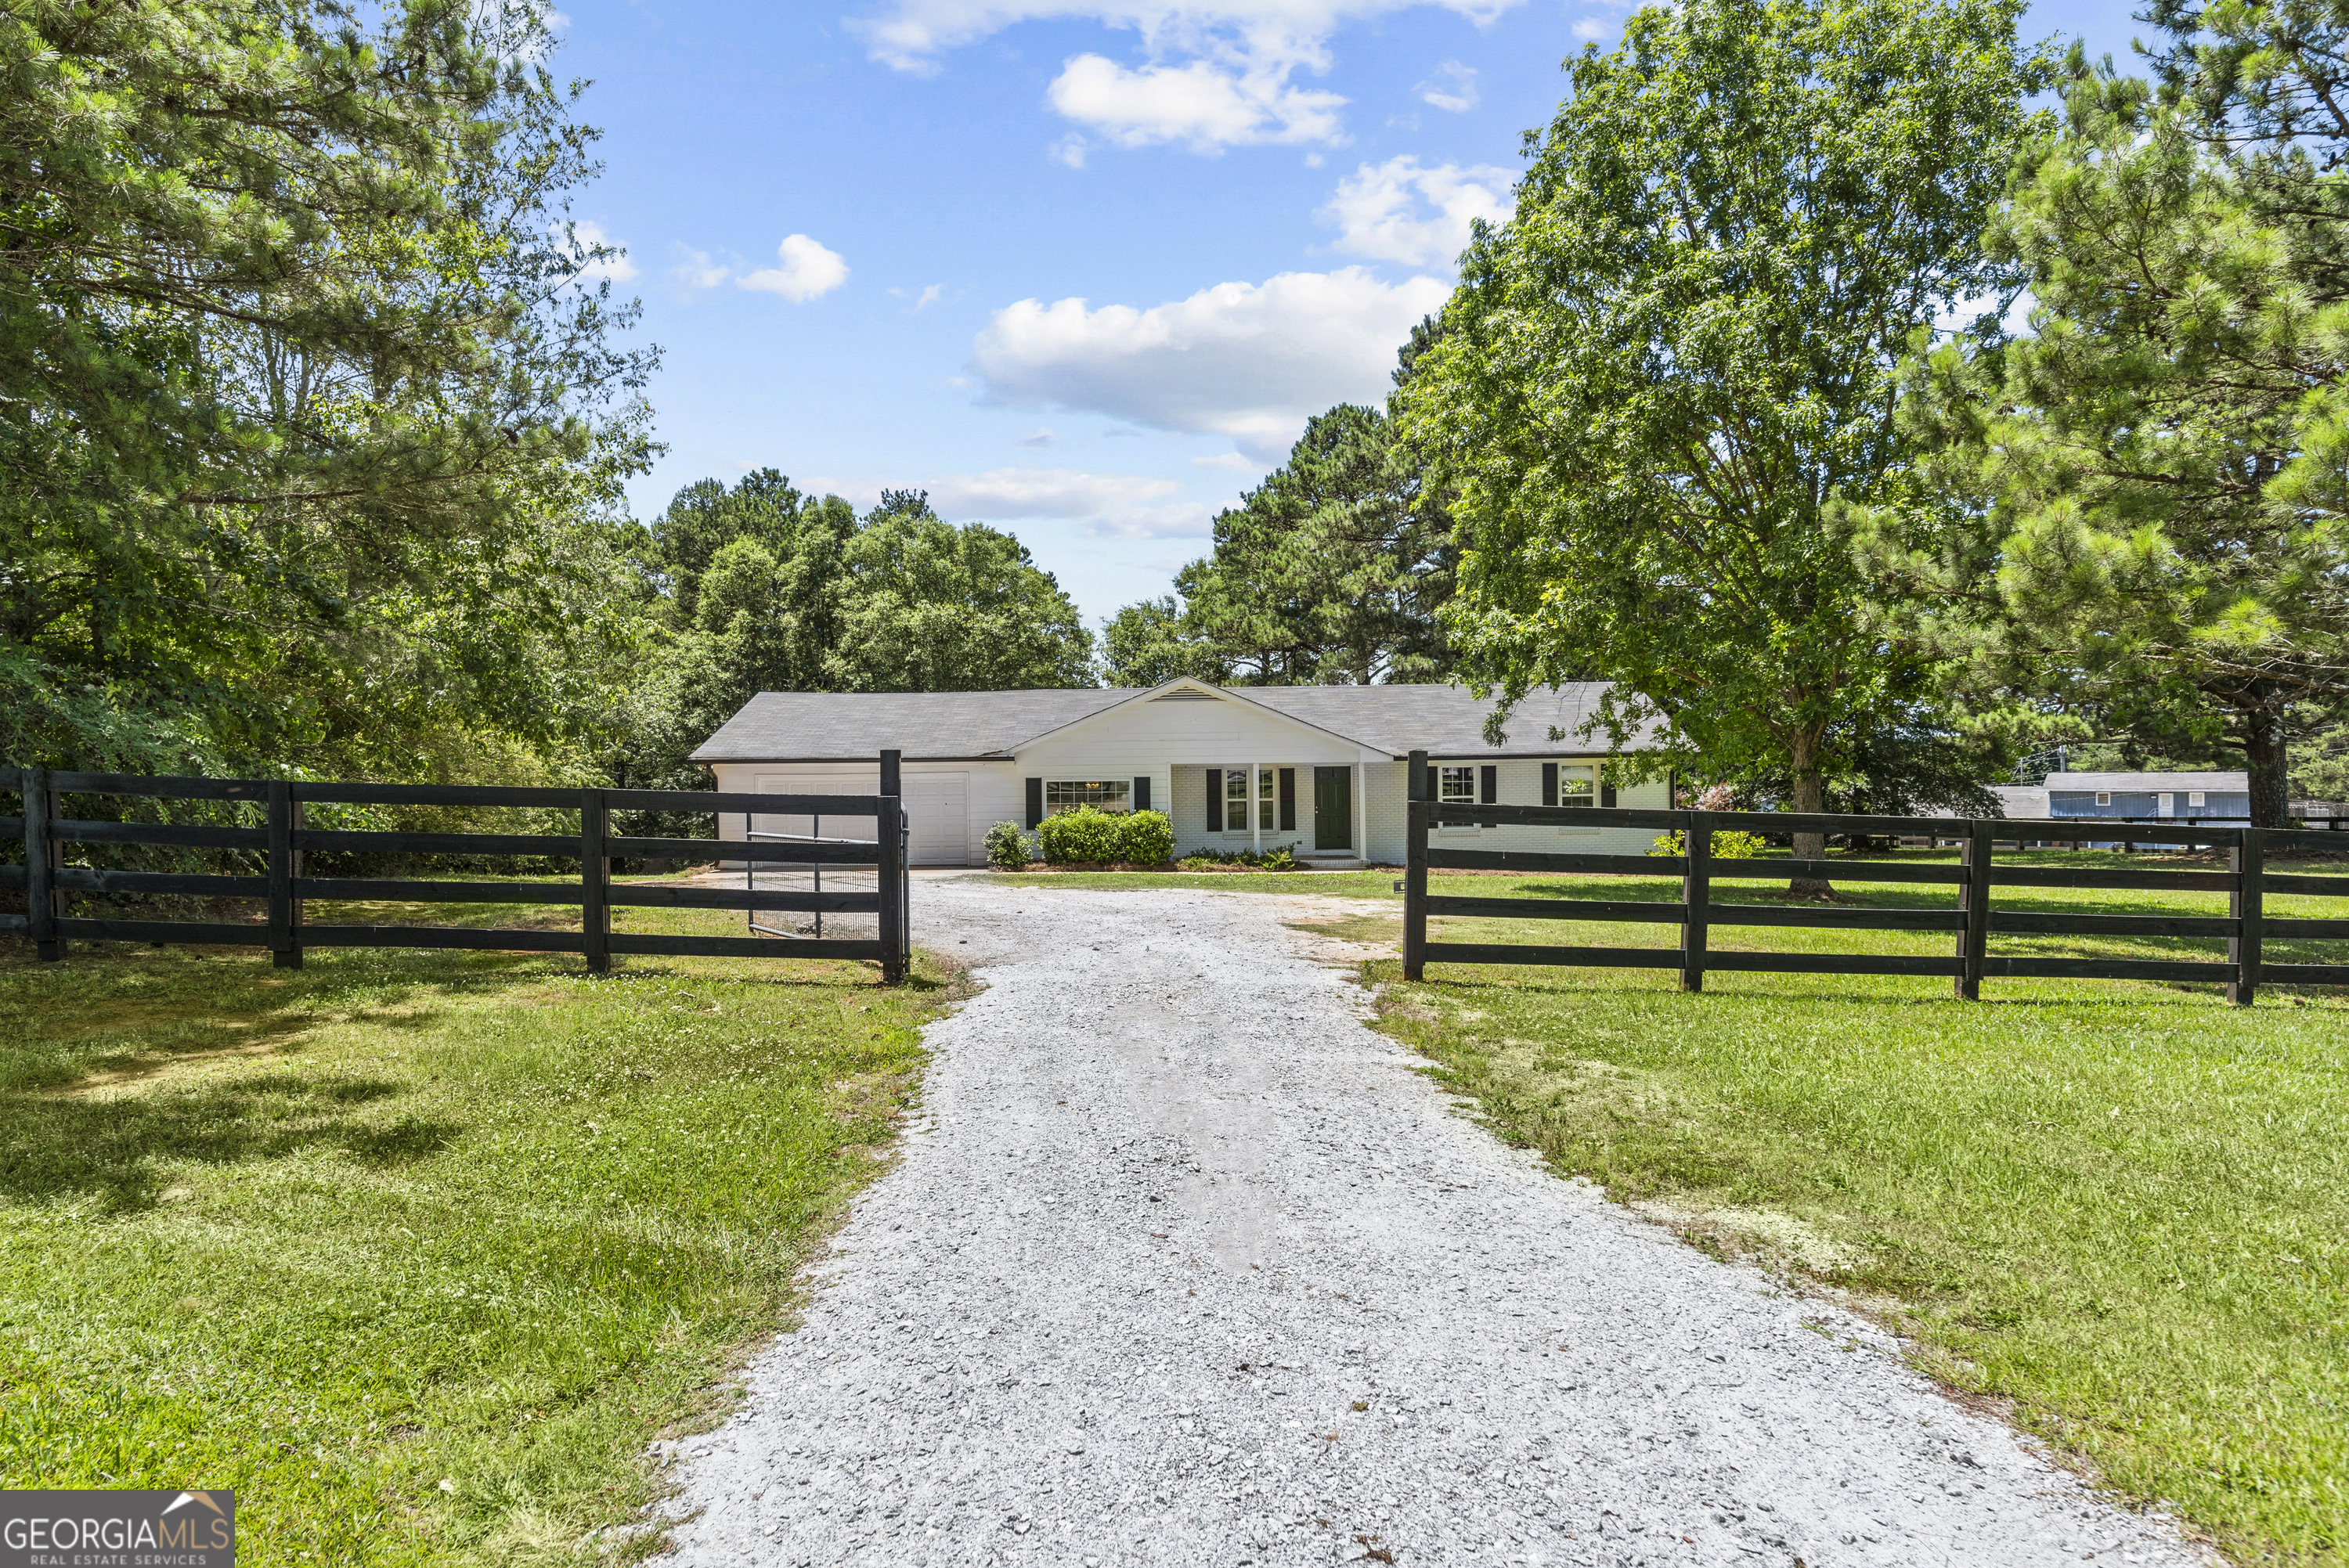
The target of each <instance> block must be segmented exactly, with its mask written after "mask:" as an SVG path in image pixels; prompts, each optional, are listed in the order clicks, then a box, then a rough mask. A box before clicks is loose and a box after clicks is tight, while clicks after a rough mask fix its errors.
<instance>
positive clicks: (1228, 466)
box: [1191, 452, 1264, 474]
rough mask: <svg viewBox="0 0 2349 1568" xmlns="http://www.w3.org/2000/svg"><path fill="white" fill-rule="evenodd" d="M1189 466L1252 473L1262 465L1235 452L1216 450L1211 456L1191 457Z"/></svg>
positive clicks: (1227, 471)
mask: <svg viewBox="0 0 2349 1568" xmlns="http://www.w3.org/2000/svg"><path fill="white" fill-rule="evenodd" d="M1191 466H1192V467H1193V468H1195V469H1223V470H1224V471H1225V472H1226V473H1248V474H1252V473H1254V472H1256V471H1257V469H1260V468H1262V467H1263V466H1264V465H1263V464H1261V463H1252V462H1250V461H1248V460H1247V459H1246V458H1244V457H1242V456H1240V454H1239V453H1237V452H1217V453H1216V454H1215V455H1214V456H1212V457H1206V458H1193V459H1191Z"/></svg>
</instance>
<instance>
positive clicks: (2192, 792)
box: [2186, 789, 2210, 806]
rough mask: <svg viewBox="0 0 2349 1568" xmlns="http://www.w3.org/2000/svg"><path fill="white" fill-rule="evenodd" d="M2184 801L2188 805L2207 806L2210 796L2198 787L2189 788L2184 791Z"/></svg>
mask: <svg viewBox="0 0 2349 1568" xmlns="http://www.w3.org/2000/svg"><path fill="white" fill-rule="evenodd" d="M2186 803H2187V804H2188V805H2189V806H2207V805H2209V803H2210V798H2209V796H2208V795H2206V794H2204V793H2203V792H2202V791H2201V790H2199V789H2189V790H2188V791H2186Z"/></svg>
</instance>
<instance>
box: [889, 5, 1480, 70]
mask: <svg viewBox="0 0 2349 1568" xmlns="http://www.w3.org/2000/svg"><path fill="white" fill-rule="evenodd" d="M1518 4H1520V0H886V3H885V4H884V5H882V6H881V8H880V10H879V12H878V14H877V15H871V16H867V17H864V18H862V19H859V20H856V21H854V22H852V23H851V24H850V26H852V27H853V28H854V30H855V31H856V32H857V33H858V34H859V35H860V36H863V37H864V40H865V43H866V45H867V46H869V47H870V49H871V51H872V54H873V57H874V59H877V60H882V61H885V62H886V63H887V64H889V65H892V66H895V67H897V68H898V69H899V70H905V71H933V70H936V68H937V61H938V57H939V56H941V55H943V54H945V53H946V52H947V50H949V49H954V48H958V47H960V46H963V45H965V44H969V43H975V42H977V41H978V39H980V38H984V37H987V36H989V35H991V34H995V33H999V32H1001V31H1002V30H1003V29H1005V28H1006V27H1010V26H1017V25H1018V24H1019V23H1021V22H1028V21H1035V20H1039V19H1042V18H1049V17H1061V18H1068V19H1071V20H1086V21H1093V22H1098V23H1100V24H1102V26H1108V27H1123V28H1128V29H1131V30H1132V31H1133V32H1136V33H1139V34H1140V35H1141V36H1142V38H1143V44H1144V45H1145V46H1147V47H1148V48H1149V49H1150V50H1151V51H1152V52H1153V53H1154V54H1157V53H1164V52H1169V51H1175V50H1179V51H1182V52H1185V53H1190V54H1205V53H1207V52H1210V50H1213V49H1220V50H1223V51H1226V52H1245V53H1247V54H1249V55H1252V56H1257V57H1276V56H1282V55H1286V56H1288V57H1294V58H1298V59H1303V58H1305V57H1308V56H1311V55H1313V54H1315V53H1317V52H1318V51H1319V48H1320V46H1321V45H1322V43H1323V42H1324V41H1326V40H1327V39H1328V38H1330V36H1332V35H1333V34H1335V33H1336V32H1337V31H1338V30H1339V29H1340V27H1343V26H1346V25H1347V24H1349V23H1350V22H1357V21H1361V20H1363V19H1365V18H1367V17H1371V16H1381V15H1389V14H1391V13H1392V12H1396V11H1407V10H1412V9H1415V8H1417V7H1419V6H1421V5H1433V6H1435V7H1437V8H1438V9H1441V10H1445V11H1450V12H1453V13H1454V14H1455V15H1462V16H1465V17H1467V18H1468V19H1469V20H1470V21H1472V22H1474V23H1475V24H1476V25H1477V26H1486V25H1487V24H1489V23H1491V22H1492V21H1493V20H1494V19H1495V18H1496V17H1498V16H1500V15H1502V14H1503V13H1504V12H1506V11H1509V10H1512V9H1514V8H1515V7H1516V5H1518ZM1316 68H1319V67H1318V66H1317V67H1316Z"/></svg>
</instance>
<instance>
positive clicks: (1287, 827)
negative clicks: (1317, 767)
mask: <svg viewBox="0 0 2349 1568" xmlns="http://www.w3.org/2000/svg"><path fill="white" fill-rule="evenodd" d="M1296 829H1297V769H1294V768H1284V769H1281V770H1280V830H1281V831H1282V832H1284V833H1288V832H1294V831H1295V830H1296Z"/></svg>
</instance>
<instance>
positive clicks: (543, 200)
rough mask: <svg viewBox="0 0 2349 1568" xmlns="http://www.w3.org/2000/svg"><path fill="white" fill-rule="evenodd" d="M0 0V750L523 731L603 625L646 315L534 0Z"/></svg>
mask: <svg viewBox="0 0 2349 1568" xmlns="http://www.w3.org/2000/svg"><path fill="white" fill-rule="evenodd" d="M375 15H376V16H377V23H376V25H375V26H374V27H373V28H372V29H368V28H363V27H362V26H360V25H359V24H358V23H357V22H356V21H355V20H353V19H352V16H353V13H351V12H349V11H348V10H347V8H345V7H342V6H339V5H328V4H326V3H324V0H271V3H268V4H259V3H255V0H176V3H174V4H170V5H161V4H130V5H77V4H71V3H68V0H23V3H22V4H16V5H10V6H8V7H6V8H5V11H0V83H5V88H0V235H5V242H0V581H5V599H0V617H4V618H5V619H0V699H5V700H0V710H5V715H6V717H5V719H0V726H5V728H0V750H5V751H6V752H7V753H8V754H9V755H11V756H12V757H26V758H41V757H47V758H52V759H57V760H68V759H74V760H83V761H88V762H105V761H108V760H123V761H143V762H149V763H155V764H169V763H178V764H180V765H182V766H185V765H191V764H193V765H201V764H202V763H205V762H207V761H216V760H219V759H222V758H242V759H254V758H261V759H271V760H274V761H278V762H281V763H282V762H286V761H290V760H295V759H298V758H300V757H303V756H312V757H316V756H321V755H331V756H334V757H336V758H340V759H341V765H343V766H373V765H377V764H379V763H381V762H383V761H384V760H385V759H386V758H390V757H395V756H398V755H399V754H400V753H401V752H402V751H403V750H405V749H409V748H413V747H415V746H417V745H419V744H421V739H420V738H421V737H422V736H423V735H424V734H425V733H426V732H428V731H445V730H447V729H449V728H451V727H456V728H462V727H466V726H468V725H471V724H475V723H487V724H489V725H492V726H493V727H499V728H502V729H504V730H507V731H510V732H513V733H517V734H531V733H535V734H540V735H546V734H550V733H552V732H554V731H555V730H558V729H560V728H562V727H564V724H565V723H566V721H568V720H570V719H573V718H575V717H578V716H580V715H581V714H582V713H583V711H584V707H585V696H586V694H585V692H583V691H582V690H580V689H578V686H577V683H579V682H581V681H583V680H584V681H587V682H589V683H590V684H591V685H592V684H593V682H594V681H595V679H596V677H597V673H598V672H599V671H600V670H602V669H603V668H604V667H605V665H606V664H607V662H608V660H609V658H610V656H611V655H612V653H613V650H614V647H615V646H616V644H617V643H618V642H621V641H625V637H626V632H625V630H624V629H623V628H621V627H620V626H619V625H618V623H617V622H616V619H615V617H614V616H613V615H612V614H607V613H606V612H607V608H608V607H609V606H610V605H612V604H613V603H616V596H618V597H625V594H626V572H625V571H624V570H623V568H622V564H621V551H622V549H623V548H624V539H623V537H622V534H621V532H620V531H619V530H618V529H617V528H616V526H615V525H614V524H612V523H611V522H609V521H606V520H605V511H606V509H607V508H608V507H610V506H611V505H612V504H613V503H615V502H616V499H617V493H618V492H617V484H618V481H619V480H620V479H621V478H622V477H623V476H624V475H625V474H626V473H627V472H629V471H630V470H632V469H636V468H639V467H641V466H642V464H643V463H644V461H645V459H646V457H647V452H648V449H649V443H648V438H647V432H646V413H645V410H644V407H643V405H642V403H641V400H640V398H639V397H638V396H637V392H638V389H639V387H641V385H642V383H643V380H644V377H645V375H646V373H647V369H648V367H649V366H650V363H651V356H650V353H649V352H648V351H641V350H628V349H624V348H620V347H616V346H614V344H613V341H612V335H613V334H614V332H615V329H616V328H620V327H624V326H625V325H626V324H627V321H628V319H629V314H630V313H629V312H627V311H626V310H619V309H615V308H614V307H613V306H612V305H611V304H610V302H609V301H608V299H607V298H606V297H605V286H604V285H601V284H596V285H595V286H587V285H586V283H585V274H586V272H587V270H588V268H589V267H590V265H591V264H592V263H595V261H597V260H599V259H602V256H603V253H601V252H600V251H598V250H597V249H595V248H594V247H587V246H582V245H580V244H577V243H575V242H574V240H573V238H572V232H571V230H570V229H569V227H568V225H567V223H565V222H564V217H563V213H564V201H565V193H566V192H567V191H569V190H571V189H572V188H573V187H574V186H576V185H577V184H578V183H579V182H580V181H584V180H585V179H587V178H588V177H589V176H590V175H592V173H593V172H594V170H595V165H594V164H593V162H592V161H591V160H589V158H588V155H587V149H588V147H589V145H590V144H591V142H592V140H593V138H594V132H593V131H592V130H590V129H587V128H585V127H583V126H580V125H578V124H576V123H574V122H573V121H572V120H571V119H569V118H568V115H569V110H570V108H571V106H572V104H573V101H574V95H575V91H576V89H575V88H571V89H566V88H561V87H558V86H557V85H556V83H555V82H554V78H553V77H551V76H550V75H549V74H548V72H547V71H546V70H545V68H544V67H543V65H542V64H540V63H538V62H540V61H542V60H543V58H544V57H545V56H546V54H547V53H548V51H549V49H550V47H551V39H550V37H549V36H548V34H547V31H546V13H545V12H544V10H543V7H542V6H540V5H535V4H530V3H524V0H507V3H505V4H497V5H488V6H486V7H479V6H471V5H459V4H455V3H453V0H395V3H394V4H391V5H388V6H386V7H383V8H381V9H380V10H379V11H378V12H377V13H375Z"/></svg>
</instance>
